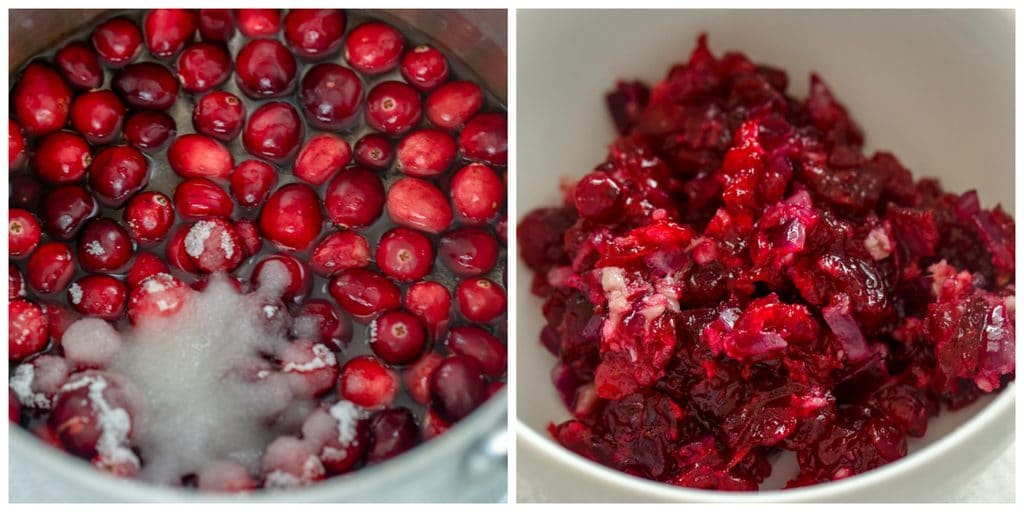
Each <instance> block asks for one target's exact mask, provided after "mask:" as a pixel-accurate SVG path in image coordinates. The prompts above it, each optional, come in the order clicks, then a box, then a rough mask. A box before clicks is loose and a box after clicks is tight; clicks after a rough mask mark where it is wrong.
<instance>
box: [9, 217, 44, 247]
mask: <svg viewBox="0 0 1024 512" xmlns="http://www.w3.org/2000/svg"><path fill="white" fill-rule="evenodd" d="M7 215H8V224H7V243H8V250H9V251H10V256H11V258H14V259H20V258H24V257H25V256H28V255H29V254H31V253H32V251H33V250H34V249H35V248H36V246H37V245H39V239H40V238H42V236H43V231H42V228H41V227H40V226H39V221H37V220H36V218H35V217H33V216H32V214H31V213H29V212H27V211H25V210H22V209H20V208H10V209H8V210H7Z"/></svg>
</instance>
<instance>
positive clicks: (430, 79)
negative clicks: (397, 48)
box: [401, 44, 448, 91]
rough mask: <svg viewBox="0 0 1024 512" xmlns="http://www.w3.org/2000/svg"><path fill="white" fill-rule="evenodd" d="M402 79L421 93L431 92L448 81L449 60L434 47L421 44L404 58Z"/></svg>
mask: <svg viewBox="0 0 1024 512" xmlns="http://www.w3.org/2000/svg"><path fill="white" fill-rule="evenodd" d="M401 69H402V77H403V78H405V81H406V82H409V84H410V85H412V86H413V87H415V88H417V89H419V90H421V91H430V90H431V89H433V88H435V87H437V86H439V85H441V84H443V83H444V81H445V80H448V60H447V59H445V58H444V54H443V53H441V51H440V50H438V49H437V48H434V47H433V46H429V45H425V44H421V45H419V46H417V47H415V48H413V49H412V50H409V51H408V52H406V53H405V55H404V56H403V57H402V64H401Z"/></svg>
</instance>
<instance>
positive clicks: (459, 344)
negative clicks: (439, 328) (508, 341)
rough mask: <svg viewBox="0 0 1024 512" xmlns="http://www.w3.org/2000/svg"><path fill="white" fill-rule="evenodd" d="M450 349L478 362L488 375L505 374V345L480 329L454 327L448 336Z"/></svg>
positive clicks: (469, 326)
mask: <svg viewBox="0 0 1024 512" xmlns="http://www.w3.org/2000/svg"><path fill="white" fill-rule="evenodd" d="M448 349H449V350H451V351H452V352H453V353H455V354H459V355H462V356H466V357H468V358H470V359H472V360H474V361H476V362H477V363H478V364H479V365H480V368H481V369H482V370H483V371H484V373H485V374H487V375H491V376H495V377H498V376H501V375H504V374H505V371H506V367H507V365H506V360H507V352H508V350H507V349H506V348H505V344H504V343H502V342H501V341H500V340H498V338H497V337H496V336H494V335H493V334H491V333H489V332H487V331H486V330H484V329H481V328H480V327H477V326H473V325H467V326H460V327H453V328H452V330H451V332H450V333H449V334H448Z"/></svg>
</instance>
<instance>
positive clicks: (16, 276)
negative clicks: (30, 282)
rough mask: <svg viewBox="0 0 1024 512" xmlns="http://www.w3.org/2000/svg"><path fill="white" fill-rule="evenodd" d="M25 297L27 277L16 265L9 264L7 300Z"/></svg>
mask: <svg viewBox="0 0 1024 512" xmlns="http://www.w3.org/2000/svg"><path fill="white" fill-rule="evenodd" d="M24 296H25V277H24V276H22V275H21V270H19V269H18V267H17V265H15V264H14V263H8V264H7V300H14V299H17V298H18V297H24Z"/></svg>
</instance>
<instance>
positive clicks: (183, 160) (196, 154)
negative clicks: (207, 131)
mask: <svg viewBox="0 0 1024 512" xmlns="http://www.w3.org/2000/svg"><path fill="white" fill-rule="evenodd" d="M167 162H168V163H169V164H171V168H172V169H174V172H176V173H178V175H179V176H181V177H183V178H227V177H228V175H230V174H231V170H232V168H234V166H235V159H234V157H232V156H231V152H230V151H228V148H226V147H224V144H221V143H220V142H218V141H217V140H216V139H214V138H212V137H207V136H205V135H198V134H195V133H189V134H186V135H182V136H181V137H178V138H176V139H174V142H172V143H171V147H169V148H167Z"/></svg>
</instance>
